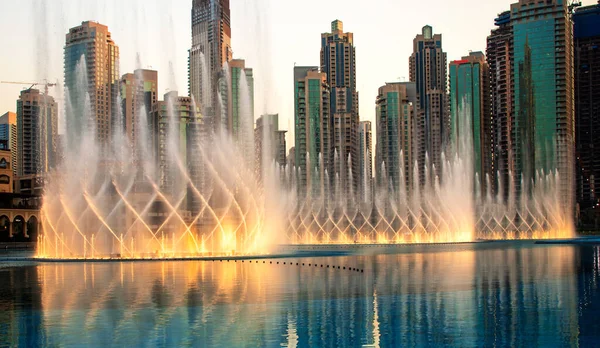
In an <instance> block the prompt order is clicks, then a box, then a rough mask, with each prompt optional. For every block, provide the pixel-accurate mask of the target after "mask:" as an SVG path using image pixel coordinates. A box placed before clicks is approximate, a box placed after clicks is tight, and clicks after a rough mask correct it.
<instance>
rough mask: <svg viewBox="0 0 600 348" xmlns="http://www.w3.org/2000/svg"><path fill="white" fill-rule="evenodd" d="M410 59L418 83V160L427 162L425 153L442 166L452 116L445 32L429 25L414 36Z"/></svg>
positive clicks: (436, 165)
mask: <svg viewBox="0 0 600 348" xmlns="http://www.w3.org/2000/svg"><path fill="white" fill-rule="evenodd" d="M409 62H410V81H411V82H415V83H416V87H417V98H418V105H417V106H418V108H419V120H418V124H419V125H418V127H417V128H416V130H417V132H418V133H420V135H419V137H420V139H421V142H420V145H421V146H420V150H419V154H418V160H419V164H420V165H421V166H422V165H423V163H425V154H426V153H427V154H428V155H429V158H430V159H431V163H432V164H434V165H435V167H436V168H441V156H442V152H443V151H444V150H445V147H446V145H447V143H448V140H449V129H450V117H449V109H448V102H447V100H448V95H447V85H448V80H447V63H446V62H447V59H446V52H444V51H443V50H442V35H441V34H435V35H434V34H433V28H432V27H431V26H429V25H426V26H424V27H423V30H422V32H421V34H419V35H417V36H416V37H415V39H414V40H413V53H412V55H411V56H410V59H409Z"/></svg>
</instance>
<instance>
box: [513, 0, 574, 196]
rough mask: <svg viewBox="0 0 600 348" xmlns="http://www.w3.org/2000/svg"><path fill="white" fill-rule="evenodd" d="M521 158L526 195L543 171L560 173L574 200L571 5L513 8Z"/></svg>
mask: <svg viewBox="0 0 600 348" xmlns="http://www.w3.org/2000/svg"><path fill="white" fill-rule="evenodd" d="M510 22H511V26H512V33H513V49H512V58H513V62H512V81H511V83H512V87H511V90H512V93H513V98H512V100H511V102H512V105H513V107H512V109H513V112H514V117H515V126H514V130H513V134H514V136H515V141H514V146H515V151H514V153H515V156H516V157H515V160H516V164H517V166H516V167H517V172H518V174H521V176H522V182H523V183H524V184H525V187H521V188H520V189H521V190H522V192H523V193H525V192H528V190H531V189H532V188H531V187H530V185H529V183H531V182H532V181H534V180H535V175H536V172H537V173H541V172H542V171H543V172H544V173H548V172H549V171H554V170H558V172H559V173H560V178H561V192H562V198H561V199H562V201H563V202H564V203H565V204H566V206H567V207H568V206H570V205H571V204H572V201H573V187H572V185H573V180H574V177H573V172H574V163H575V162H574V149H575V129H574V128H575V122H574V113H575V111H574V103H573V101H574V95H573V90H574V83H573V32H572V28H573V25H572V22H571V17H570V14H569V8H568V4H567V2H566V1H562V0H549V1H545V2H543V3H540V2H536V1H532V0H520V1H519V2H518V3H514V4H512V5H511V18H510ZM519 182H520V181H518V182H517V186H519Z"/></svg>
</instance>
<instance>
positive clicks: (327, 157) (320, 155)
mask: <svg viewBox="0 0 600 348" xmlns="http://www.w3.org/2000/svg"><path fill="white" fill-rule="evenodd" d="M329 108H330V89H329V85H328V84H327V74H325V73H321V72H319V69H318V67H294V109H295V111H294V125H295V151H294V153H295V161H294V162H295V165H296V168H297V170H298V171H299V175H298V189H299V190H300V191H299V194H301V195H305V194H306V193H307V192H309V190H312V192H319V191H321V190H323V188H324V187H325V182H324V181H323V180H324V178H325V171H327V172H328V173H332V171H331V169H332V167H331V165H332V162H333V154H332V152H333V146H332V139H331V137H332V134H331V124H332V122H331V114H330V109H329ZM315 173H316V174H315ZM322 178H323V180H321V179H322Z"/></svg>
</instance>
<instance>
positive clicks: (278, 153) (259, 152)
mask: <svg viewBox="0 0 600 348" xmlns="http://www.w3.org/2000/svg"><path fill="white" fill-rule="evenodd" d="M286 132H287V131H284V130H280V129H279V115H278V114H266V115H262V116H260V117H259V118H258V119H257V120H256V128H255V129H254V143H255V162H256V173H257V177H258V178H262V174H263V171H264V170H266V169H271V167H272V166H273V164H274V163H275V165H277V166H278V167H279V168H280V169H282V167H285V165H286V154H287V153H286V145H285V144H286V143H285V133H286Z"/></svg>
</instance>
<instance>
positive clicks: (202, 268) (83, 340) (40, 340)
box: [0, 242, 600, 347]
mask: <svg viewBox="0 0 600 348" xmlns="http://www.w3.org/2000/svg"><path fill="white" fill-rule="evenodd" d="M277 262H279V264H277ZM284 262H285V265H284V264H283V263H284ZM290 263H291V264H290ZM296 263H298V264H299V265H298V266H296ZM302 263H304V266H302ZM309 264H310V266H309ZM315 264H317V267H315ZM321 265H323V267H321ZM327 265H329V266H330V268H327ZM332 266H336V268H335V269H333V268H331V267H332ZM337 266H340V267H342V268H340V269H338V268H337ZM343 267H346V270H344V269H343ZM348 268H358V269H364V273H361V272H356V271H352V270H349V269H348ZM599 286H600V248H599V247H594V246H538V245H534V244H531V243H527V242H525V243H493V244H480V245H468V246H448V247H437V248H421V249H419V250H417V249H411V248H409V247H406V248H405V249H403V252H402V253H399V254H393V255H376V256H370V255H361V256H344V257H327V258H302V259H278V260H265V263H264V264H263V260H260V261H258V263H256V261H253V262H252V263H249V262H248V261H245V262H244V263H241V262H235V263H234V262H156V263H126V262H123V263H111V264H92V263H88V264H74V263H64V264H14V263H13V264H0V345H19V346H121V347H131V346H222V347H243V346H250V347H278V346H288V347H306V346H312V347H345V346H348V347H360V346H382V347H383V346H385V347H400V346H415V345H421V346H525V345H527V346H532V347H533V346H594V345H600V289H599Z"/></svg>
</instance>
